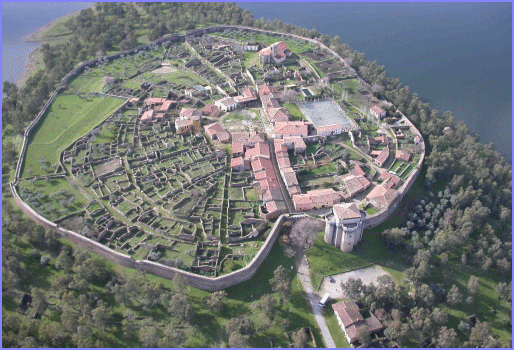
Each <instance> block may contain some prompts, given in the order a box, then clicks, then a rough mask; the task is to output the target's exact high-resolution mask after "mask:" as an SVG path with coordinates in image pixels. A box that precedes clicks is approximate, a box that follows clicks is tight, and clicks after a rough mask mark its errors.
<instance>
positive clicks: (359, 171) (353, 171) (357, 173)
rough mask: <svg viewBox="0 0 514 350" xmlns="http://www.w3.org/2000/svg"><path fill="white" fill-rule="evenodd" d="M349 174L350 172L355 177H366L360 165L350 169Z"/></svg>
mask: <svg viewBox="0 0 514 350" xmlns="http://www.w3.org/2000/svg"><path fill="white" fill-rule="evenodd" d="M349 172H350V174H352V175H355V176H364V175H366V174H365V173H364V170H362V169H361V167H360V166H358V165H355V166H354V167H353V168H350V170H349Z"/></svg>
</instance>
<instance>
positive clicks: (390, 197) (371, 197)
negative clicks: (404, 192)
mask: <svg viewBox="0 0 514 350" xmlns="http://www.w3.org/2000/svg"><path fill="white" fill-rule="evenodd" d="M398 195H399V193H398V191H397V190H394V189H392V188H387V187H384V186H382V185H377V186H375V188H373V189H372V190H371V192H370V193H368V195H367V196H366V200H367V201H368V202H371V203H372V204H373V205H374V206H376V207H379V208H385V207H388V206H390V205H391V204H392V203H393V201H394V200H395V199H396V197H398Z"/></svg>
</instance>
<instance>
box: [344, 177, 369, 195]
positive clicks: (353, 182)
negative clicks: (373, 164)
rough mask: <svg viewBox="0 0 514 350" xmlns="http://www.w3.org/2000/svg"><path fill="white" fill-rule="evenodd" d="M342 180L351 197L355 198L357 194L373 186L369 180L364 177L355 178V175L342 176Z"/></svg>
mask: <svg viewBox="0 0 514 350" xmlns="http://www.w3.org/2000/svg"><path fill="white" fill-rule="evenodd" d="M341 180H342V181H343V182H344V184H345V186H346V189H347V190H348V194H349V195H350V197H353V196H354V195H356V194H357V193H359V192H361V191H364V190H365V189H366V188H368V187H369V186H370V185H371V182H369V181H368V179H366V178H365V177H364V176H362V175H359V176H355V175H353V174H346V175H343V176H341Z"/></svg>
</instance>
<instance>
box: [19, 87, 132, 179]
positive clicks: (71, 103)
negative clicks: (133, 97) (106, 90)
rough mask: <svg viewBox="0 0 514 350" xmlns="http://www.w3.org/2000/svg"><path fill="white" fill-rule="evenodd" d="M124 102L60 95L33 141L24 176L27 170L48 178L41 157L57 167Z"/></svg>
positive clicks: (43, 119) (109, 98) (104, 98)
mask: <svg viewBox="0 0 514 350" xmlns="http://www.w3.org/2000/svg"><path fill="white" fill-rule="evenodd" d="M123 103H124V101H123V100H121V99H118V98H114V97H88V98H87V99H83V98H80V97H78V96H74V95H60V96H57V97H56V98H55V100H54V102H53V103H52V104H51V106H50V107H49V109H48V110H47V112H46V114H45V115H44V116H43V118H42V120H41V121H40V122H39V126H38V127H37V128H36V130H34V131H33V133H32V135H33V136H32V137H31V138H30V140H29V144H28V147H27V153H26V155H25V162H24V164H23V169H22V177H23V176H27V175H28V174H27V170H28V169H31V170H32V175H44V174H45V173H46V172H45V171H44V170H42V169H41V163H40V162H39V158H40V157H43V158H44V159H45V160H46V162H47V163H49V164H55V163H57V161H58V159H59V154H60V153H61V152H62V151H63V150H64V149H65V148H66V147H68V146H69V145H70V144H71V143H72V142H74V141H75V140H77V139H78V138H79V137H81V136H82V135H85V134H86V133H87V132H89V131H91V129H93V127H94V126H96V125H97V124H99V123H100V122H101V121H102V120H104V119H105V118H107V117H108V116H109V115H110V114H112V113H113V112H114V111H115V110H117V109H118V108H119V107H121V105H122V104H123Z"/></svg>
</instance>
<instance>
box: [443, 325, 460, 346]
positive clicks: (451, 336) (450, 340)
mask: <svg viewBox="0 0 514 350" xmlns="http://www.w3.org/2000/svg"><path fill="white" fill-rule="evenodd" d="M437 345H438V346H439V347H440V348H457V347H459V345H460V341H459V338H457V333H456V332H455V330H454V329H453V328H447V327H442V328H441V330H440V331H439V336H438V337H437Z"/></svg>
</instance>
